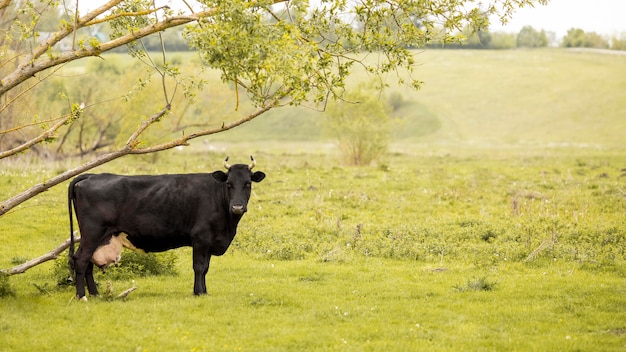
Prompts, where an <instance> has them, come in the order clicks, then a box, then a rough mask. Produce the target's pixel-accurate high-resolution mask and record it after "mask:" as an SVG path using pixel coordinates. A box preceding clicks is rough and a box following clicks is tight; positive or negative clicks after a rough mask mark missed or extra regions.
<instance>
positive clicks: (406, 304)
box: [0, 251, 625, 351]
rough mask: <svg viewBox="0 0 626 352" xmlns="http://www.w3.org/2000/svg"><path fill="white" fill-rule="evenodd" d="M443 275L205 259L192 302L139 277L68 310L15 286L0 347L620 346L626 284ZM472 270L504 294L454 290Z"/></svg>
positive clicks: (564, 275)
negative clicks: (203, 277)
mask: <svg viewBox="0 0 626 352" xmlns="http://www.w3.org/2000/svg"><path fill="white" fill-rule="evenodd" d="M181 252H184V254H185V255H188V254H189V253H188V251H181ZM181 254H182V253H181ZM441 268H442V267H441V266H439V265H433V264H430V263H423V262H414V261H394V260H386V259H379V258H359V259H356V260H354V261H351V262H350V263H324V262H320V261H317V260H301V261H258V260H255V259H252V258H250V256H247V255H244V254H241V253H234V254H229V255H226V256H225V257H223V258H219V259H217V260H215V261H214V262H213V268H212V269H211V272H210V275H209V279H208V285H209V287H210V289H209V292H210V293H209V295H208V296H206V297H193V296H192V295H191V294H190V292H191V291H190V287H189V283H190V282H191V278H192V275H191V274H190V273H189V272H187V273H186V274H182V275H181V277H178V278H167V277H166V278H162V279H146V280H140V282H139V283H138V286H139V288H138V290H137V291H136V293H133V294H131V296H130V297H129V298H128V299H127V300H125V301H114V302H109V301H102V300H98V299H91V300H90V302H88V303H82V302H75V301H73V300H71V299H70V298H69V297H71V292H70V290H66V291H65V292H62V293H54V294H48V295H40V294H37V293H34V292H33V290H32V289H31V290H27V289H26V290H25V289H24V288H21V287H20V288H19V289H20V290H21V291H22V292H21V293H20V294H18V295H17V297H10V298H5V299H3V301H2V303H3V308H2V313H3V314H2V320H1V322H0V329H1V330H2V332H3V334H2V335H0V336H1V337H0V341H1V342H2V345H3V348H5V349H7V350H12V351H20V350H23V351H27V350H33V349H37V350H40V349H41V350H47V349H50V350H59V349H62V350H98V351H99V350H102V351H105V350H141V351H144V350H147V351H167V350H189V351H196V350H243V351H252V350H271V351H281V350H284V351H288V350H349V351H363V350H371V351H377V350H381V349H386V350H398V351H402V350H416V349H419V350H459V349H463V350H494V349H495V350H534V349H540V350H563V349H565V350H567V349H572V350H603V351H608V350H616V351H617V350H620V349H622V348H623V346H624V342H625V341H624V331H623V330H624V325H623V322H624V311H623V304H624V298H623V296H624V282H623V277H621V278H620V277H616V276H614V275H611V274H610V273H597V272H589V271H585V270H578V269H577V266H576V265H575V264H571V263H570V264H550V265H545V266H543V267H541V268H528V267H526V266H524V265H523V264H509V265H506V266H503V267H500V268H496V269H491V270H483V269H477V268H475V267H471V266H470V267H467V266H465V265H459V264H452V265H446V266H445V269H446V270H440V269H441ZM475 275H488V277H489V278H492V279H493V280H497V281H498V285H497V287H496V288H495V289H494V290H491V291H466V292H460V291H459V290H457V289H456V288H455V287H456V286H457V285H459V284H464V283H465V280H467V279H468V278H471V277H472V276H475ZM581 282H591V283H590V284H586V285H583V286H582V287H581ZM115 285H116V287H119V288H120V289H122V288H126V287H129V286H130V284H129V283H116V284H115Z"/></svg>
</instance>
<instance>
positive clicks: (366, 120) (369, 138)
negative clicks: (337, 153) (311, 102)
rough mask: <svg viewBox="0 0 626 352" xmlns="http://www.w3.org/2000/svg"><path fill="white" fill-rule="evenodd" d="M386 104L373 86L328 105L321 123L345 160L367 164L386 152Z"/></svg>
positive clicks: (387, 130) (362, 88)
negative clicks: (334, 140)
mask: <svg viewBox="0 0 626 352" xmlns="http://www.w3.org/2000/svg"><path fill="white" fill-rule="evenodd" d="M389 110H390V107H389V104H387V103H386V102H385V101H383V100H382V99H381V96H380V94H379V93H378V92H377V91H376V90H375V89H374V88H372V87H368V86H364V85H361V86H359V88H358V89H356V90H354V91H350V92H349V93H347V94H346V95H345V100H340V101H336V102H333V103H331V104H330V105H329V106H328V110H327V112H328V114H327V115H326V119H325V121H324V124H325V127H326V129H327V130H328V132H329V134H330V135H331V136H333V138H335V139H336V141H337V144H338V146H339V149H340V150H341V154H342V156H343V159H344V161H345V162H346V163H347V164H349V165H368V164H370V163H371V162H372V161H375V160H377V159H378V158H380V157H381V156H383V155H384V154H385V153H386V152H387V147H388V145H389V138H390V133H391V118H390V117H389V115H388V112H389Z"/></svg>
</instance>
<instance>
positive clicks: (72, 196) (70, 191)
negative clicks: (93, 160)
mask: <svg viewBox="0 0 626 352" xmlns="http://www.w3.org/2000/svg"><path fill="white" fill-rule="evenodd" d="M87 177H89V176H88V175H80V176H78V177H76V178H74V179H73V180H72V182H70V185H69V187H68V188H67V210H68V212H69V215H70V249H69V254H68V256H67V257H68V258H67V263H68V265H69V269H70V275H71V278H72V279H75V277H76V270H75V269H74V218H73V215H72V214H73V211H72V203H74V204H75V201H76V192H75V191H74V187H75V186H76V184H77V183H78V182H80V181H82V180H84V179H86V178H87Z"/></svg>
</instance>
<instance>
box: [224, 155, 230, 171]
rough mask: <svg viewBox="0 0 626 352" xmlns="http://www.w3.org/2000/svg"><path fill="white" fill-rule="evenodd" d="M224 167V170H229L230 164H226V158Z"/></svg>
mask: <svg viewBox="0 0 626 352" xmlns="http://www.w3.org/2000/svg"><path fill="white" fill-rule="evenodd" d="M224 167H225V168H226V170H230V164H229V163H228V157H226V159H224Z"/></svg>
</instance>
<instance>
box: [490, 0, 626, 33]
mask: <svg viewBox="0 0 626 352" xmlns="http://www.w3.org/2000/svg"><path fill="white" fill-rule="evenodd" d="M491 22H492V25H491V31H505V32H514V33H517V32H519V31H520V29H522V27H524V26H527V25H530V26H532V27H533V28H534V29H536V30H542V29H544V30H546V31H551V32H555V33H556V35H557V38H559V37H563V36H564V35H565V34H567V30H569V29H571V28H581V29H582V30H584V31H585V32H596V33H598V34H602V35H614V34H619V33H622V32H626V0H550V2H549V3H548V5H546V6H542V5H535V7H527V8H523V9H521V10H517V12H516V13H515V14H514V15H513V18H512V19H511V20H510V22H509V23H508V24H507V25H506V26H504V27H502V26H501V25H500V23H499V21H498V20H497V19H492V21H491Z"/></svg>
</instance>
